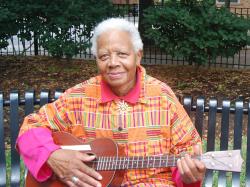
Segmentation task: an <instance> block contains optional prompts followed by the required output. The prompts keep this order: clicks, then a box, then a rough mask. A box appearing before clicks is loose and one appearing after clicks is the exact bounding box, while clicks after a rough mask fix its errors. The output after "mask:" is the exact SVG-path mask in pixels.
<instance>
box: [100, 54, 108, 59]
mask: <svg viewBox="0 0 250 187" xmlns="http://www.w3.org/2000/svg"><path fill="white" fill-rule="evenodd" d="M108 57H109V56H108V55H106V54H105V55H101V56H100V57H99V58H100V59H101V60H102V61H104V60H107V59H108Z"/></svg>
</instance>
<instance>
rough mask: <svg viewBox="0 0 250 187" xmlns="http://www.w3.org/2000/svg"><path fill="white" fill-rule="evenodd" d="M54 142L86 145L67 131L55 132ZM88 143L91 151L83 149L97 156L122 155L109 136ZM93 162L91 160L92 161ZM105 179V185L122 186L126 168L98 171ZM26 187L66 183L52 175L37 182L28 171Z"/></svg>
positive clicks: (110, 186)
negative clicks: (45, 179)
mask: <svg viewBox="0 0 250 187" xmlns="http://www.w3.org/2000/svg"><path fill="white" fill-rule="evenodd" d="M53 139H54V142H55V143H56V144H57V145H84V144H83V143H82V142H81V140H79V139H77V138H76V137H74V136H73V135H71V134H69V133H66V132H55V133H53ZM87 145H90V147H91V150H90V151H81V152H85V153H91V154H95V155H96V156H97V157H103V156H113V157H118V156H122V155H123V154H122V150H121V149H119V147H118V145H117V144H116V143H115V142H113V141H112V140H111V139H108V138H99V139H95V140H93V141H91V142H89V143H88V144H87ZM90 163H91V162H90ZM98 172H99V173H100V174H101V175H102V177H103V179H102V180H101V181H100V182H101V184H102V186H104V187H117V186H120V185H121V183H122V181H123V177H124V172H125V171H124V170H106V171H102V170H100V171H98ZM25 186H26V187H64V186H66V185H65V184H64V183H62V182H61V181H59V179H58V178H57V177H56V176H53V177H51V178H50V179H48V180H47V181H45V182H37V181H36V179H34V177H33V176H32V175H31V174H30V173H29V172H28V174H27V177H26V183H25Z"/></svg>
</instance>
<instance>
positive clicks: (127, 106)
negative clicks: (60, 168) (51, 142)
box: [17, 66, 201, 187]
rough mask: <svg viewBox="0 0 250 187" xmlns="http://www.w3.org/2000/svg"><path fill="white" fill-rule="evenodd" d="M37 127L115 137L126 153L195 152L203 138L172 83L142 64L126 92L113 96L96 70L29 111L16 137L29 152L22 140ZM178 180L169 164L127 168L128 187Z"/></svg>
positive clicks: (85, 135) (88, 137) (89, 137)
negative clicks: (157, 76) (167, 82)
mask: <svg viewBox="0 0 250 187" xmlns="http://www.w3.org/2000/svg"><path fill="white" fill-rule="evenodd" d="M37 127H43V128H46V129H49V130H50V131H66V132H69V133H71V134H73V135H75V136H77V137H79V138H81V139H82V140H83V141H84V142H86V141H90V140H93V139H96V138H100V137H107V138H111V139H113V140H114V141H116V142H117V143H118V145H119V146H120V147H122V148H123V150H124V151H125V155H126V156H150V155H163V154H179V153H182V152H192V151H193V150H192V149H193V145H195V144H199V145H200V144H201V140H200V137H199V135H198V133H197V131H196V129H195V127H194V125H193V124H192V122H191V120H190V118H189V117H188V115H187V113H186V112H185V110H184V108H183V107H182V105H181V104H180V103H179V101H178V99H177V98H176V96H175V94H174V93H173V91H172V90H171V89H170V87H169V86H167V85H166V84H165V83H163V82H161V81H159V80H157V79H155V78H153V77H151V76H149V75H147V74H146V71H145V69H144V68H143V67H141V66H139V67H138V69H137V82H136V86H135V87H134V88H133V90H132V91H131V92H130V93H129V94H128V95H127V96H124V97H118V96H115V95H114V94H113V93H112V91H111V90H110V89H109V87H108V85H107V84H106V83H105V82H104V81H103V80H102V78H101V76H96V77H93V78H91V79H89V80H87V81H85V82H83V83H81V84H78V85H76V86H74V87H73V88H70V89H68V90H67V91H66V92H65V93H64V94H63V95H62V96H61V97H60V98H59V99H58V100H56V101H55V102H54V103H50V104H48V105H45V106H44V107H42V108H41V109H40V111H39V113H36V114H35V113H34V114H31V115H29V116H27V117H26V118H25V120H24V123H23V125H22V127H21V129H20V134H19V138H18V140H17V145H18V146H19V149H20V152H21V154H22V152H25V150H24V148H23V147H25V146H24V145H22V144H23V142H25V141H27V140H28V139H29V138H27V136H25V135H27V133H28V132H32V130H34V129H35V128H37ZM38 129H41V128H38ZM32 136H34V135H32ZM53 149H54V150H55V149H58V147H54V148H53ZM53 149H52V148H51V150H53ZM26 152H29V150H26ZM48 152H49V151H48ZM24 155H25V153H24ZM24 157H25V156H24ZM47 157H48V156H47ZM47 157H46V158H47ZM24 160H25V159H24ZM26 160H27V158H26ZM43 160H44V159H43ZM42 163H44V161H43V162H42ZM28 165H29V163H28ZM39 167H45V166H42V165H39V166H38V168H39ZM46 169H47V170H48V168H46V167H45V170H46ZM36 172H37V171H36ZM175 185H176V184H175V182H174V181H173V178H172V171H171V168H169V167H168V168H151V169H140V170H139V169H138V170H137V169H134V170H127V171H126V172H125V176H124V181H123V184H122V186H127V187H130V186H138V187H146V186H157V187H159V186H175ZM184 186H185V185H184Z"/></svg>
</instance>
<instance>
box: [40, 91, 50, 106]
mask: <svg viewBox="0 0 250 187" xmlns="http://www.w3.org/2000/svg"><path fill="white" fill-rule="evenodd" d="M49 95H50V91H49V90H47V89H46V90H42V91H41V93H40V106H41V107H42V106H43V105H45V104H47V103H48V102H49Z"/></svg>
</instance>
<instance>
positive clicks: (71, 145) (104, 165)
mask: <svg viewBox="0 0 250 187" xmlns="http://www.w3.org/2000/svg"><path fill="white" fill-rule="evenodd" d="M53 140H54V142H55V143H56V144H58V145H60V146H61V148H62V149H70V150H78V151H81V152H84V153H90V154H95V155H96V159H95V160H93V161H91V162H86V163H85V164H87V165H88V166H89V167H92V168H94V169H95V170H96V171H98V172H99V173H100V174H101V175H102V177H103V179H102V180H101V181H100V182H101V184H102V186H104V187H107V186H109V187H118V186H120V185H121V183H122V181H123V177H124V172H125V170H127V169H143V168H162V167H173V166H176V162H177V160H178V159H179V158H180V156H176V155H159V156H133V157H125V156H123V153H122V151H121V149H119V146H118V145H117V144H116V143H115V142H114V141H113V140H111V139H109V138H98V139H95V140H93V141H91V142H89V143H87V144H84V143H82V142H81V140H80V139H78V138H76V137H75V136H73V135H71V134H69V133H67V132H55V133H53ZM196 158H197V159H200V160H202V162H203V163H204V164H205V166H206V168H207V169H213V170H223V171H234V172H240V171H241V165H242V162H243V160H242V157H241V154H240V150H228V151H212V152H207V153H205V154H203V155H201V156H198V157H196ZM25 186H26V187H64V186H66V185H65V184H64V183H62V182H61V181H60V180H59V179H58V178H57V177H56V176H53V177H51V178H50V179H48V180H47V181H45V182H38V181H36V180H35V179H34V177H33V176H32V175H31V174H30V173H29V172H28V174H27V176H26V180H25Z"/></svg>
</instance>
